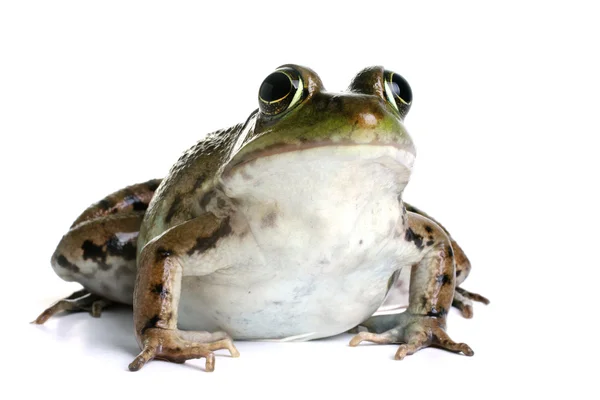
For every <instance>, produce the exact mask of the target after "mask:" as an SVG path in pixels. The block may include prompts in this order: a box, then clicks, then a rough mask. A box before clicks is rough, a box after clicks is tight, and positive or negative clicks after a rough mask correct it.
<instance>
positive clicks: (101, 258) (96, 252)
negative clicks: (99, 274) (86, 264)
mask: <svg viewBox="0 0 600 400" xmlns="http://www.w3.org/2000/svg"><path fill="white" fill-rule="evenodd" d="M103 247H104V246H98V245H96V244H94V242H92V241H91V240H86V241H85V242H83V245H81V249H82V250H83V259H84V260H92V261H94V262H95V263H97V264H98V266H99V267H100V269H101V270H103V271H108V270H109V269H111V268H112V265H110V264H107V263H106V252H105V251H104V248H103Z"/></svg>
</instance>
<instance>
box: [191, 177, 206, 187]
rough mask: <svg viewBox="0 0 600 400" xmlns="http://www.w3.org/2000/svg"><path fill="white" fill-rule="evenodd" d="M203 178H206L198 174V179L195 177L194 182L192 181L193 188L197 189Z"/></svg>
mask: <svg viewBox="0 0 600 400" xmlns="http://www.w3.org/2000/svg"><path fill="white" fill-rule="evenodd" d="M205 179H206V178H205V177H204V175H200V176H199V177H198V179H196V183H194V190H196V189H199V188H200V187H201V186H202V184H203V183H204V180H205Z"/></svg>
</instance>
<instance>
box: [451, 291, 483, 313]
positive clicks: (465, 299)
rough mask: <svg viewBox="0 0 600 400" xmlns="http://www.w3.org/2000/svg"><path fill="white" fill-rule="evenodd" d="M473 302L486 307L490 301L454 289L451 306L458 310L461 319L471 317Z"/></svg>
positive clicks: (480, 296) (477, 295)
mask: <svg viewBox="0 0 600 400" xmlns="http://www.w3.org/2000/svg"><path fill="white" fill-rule="evenodd" d="M473 301H477V302H479V303H483V304H486V305H487V304H490V301H489V300H488V299H487V298H485V297H483V296H482V295H480V294H477V293H472V292H469V291H467V290H465V289H463V288H461V287H456V288H455V290H454V299H453V300H452V306H453V307H456V308H458V309H459V310H460V312H461V313H462V316H463V317H465V318H472V317H473Z"/></svg>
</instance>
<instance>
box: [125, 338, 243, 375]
mask: <svg viewBox="0 0 600 400" xmlns="http://www.w3.org/2000/svg"><path fill="white" fill-rule="evenodd" d="M142 346H143V349H142V351H141V353H140V354H139V355H138V356H137V357H136V358H135V360H133V362H132V363H131V364H129V370H130V371H138V370H139V369H140V368H142V367H143V366H144V365H145V364H146V363H147V362H148V361H151V360H153V359H155V358H156V359H159V360H165V361H171V362H175V363H184V362H185V361H186V360H190V359H192V358H206V366H205V369H206V371H207V372H212V371H214V369H215V354H214V353H213V351H214V350H221V349H227V350H229V353H230V354H231V356H232V357H239V356H240V353H239V352H238V350H237V349H236V348H235V346H234V345H233V341H232V340H231V337H230V336H229V335H228V334H226V333H225V332H215V333H209V332H191V331H180V330H171V329H162V328H150V329H147V330H146V332H144V334H143V340H142Z"/></svg>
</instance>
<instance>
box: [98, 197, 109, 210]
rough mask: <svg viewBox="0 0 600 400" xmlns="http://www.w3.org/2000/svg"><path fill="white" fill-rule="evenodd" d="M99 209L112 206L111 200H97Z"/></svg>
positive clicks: (106, 208)
mask: <svg viewBox="0 0 600 400" xmlns="http://www.w3.org/2000/svg"><path fill="white" fill-rule="evenodd" d="M96 206H97V207H98V208H99V209H101V210H108V209H109V208H111V207H112V206H113V204H112V202H111V201H110V200H108V199H103V200H100V201H99V202H98V204H97V205H96Z"/></svg>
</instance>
